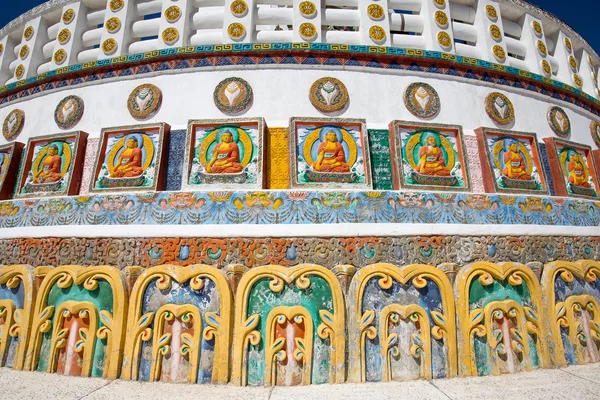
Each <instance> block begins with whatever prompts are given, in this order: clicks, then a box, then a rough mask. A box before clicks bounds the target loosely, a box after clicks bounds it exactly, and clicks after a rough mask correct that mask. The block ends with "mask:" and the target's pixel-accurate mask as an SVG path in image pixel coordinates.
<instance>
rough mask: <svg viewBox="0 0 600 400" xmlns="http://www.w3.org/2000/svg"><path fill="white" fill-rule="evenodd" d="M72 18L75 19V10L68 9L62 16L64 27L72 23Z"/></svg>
mask: <svg viewBox="0 0 600 400" xmlns="http://www.w3.org/2000/svg"><path fill="white" fill-rule="evenodd" d="M73 18H75V10H73V9H72V8H69V9H68V10H67V11H65V12H64V13H63V15H62V21H63V22H64V24H65V25H69V24H70V23H71V22H73Z"/></svg>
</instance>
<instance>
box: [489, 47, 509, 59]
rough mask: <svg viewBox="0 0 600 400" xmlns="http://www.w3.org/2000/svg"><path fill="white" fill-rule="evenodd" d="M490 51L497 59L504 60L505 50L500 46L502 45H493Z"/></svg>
mask: <svg viewBox="0 0 600 400" xmlns="http://www.w3.org/2000/svg"><path fill="white" fill-rule="evenodd" d="M492 52H493V53H494V57H496V59H497V60H498V61H500V62H503V61H504V60H506V51H504V48H502V46H498V45H496V46H494V47H493V48H492Z"/></svg>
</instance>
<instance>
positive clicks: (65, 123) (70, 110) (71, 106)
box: [54, 96, 84, 129]
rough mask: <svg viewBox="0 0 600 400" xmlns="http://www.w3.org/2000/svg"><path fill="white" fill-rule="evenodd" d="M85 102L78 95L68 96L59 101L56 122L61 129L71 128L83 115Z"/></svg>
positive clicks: (55, 112)
mask: <svg viewBox="0 0 600 400" xmlns="http://www.w3.org/2000/svg"><path fill="white" fill-rule="evenodd" d="M83 111H84V103H83V99H82V98H81V97H78V96H67V97H65V98H64V99H62V100H61V101H60V103H58V105H57V106H56V110H55V111H54V122H56V125H58V127H59V128H60V129H71V128H72V127H74V126H75V125H77V123H79V121H81V117H83Z"/></svg>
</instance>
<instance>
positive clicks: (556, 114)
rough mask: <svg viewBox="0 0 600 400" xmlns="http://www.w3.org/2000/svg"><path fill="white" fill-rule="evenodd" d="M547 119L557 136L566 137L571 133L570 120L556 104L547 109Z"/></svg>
mask: <svg viewBox="0 0 600 400" xmlns="http://www.w3.org/2000/svg"><path fill="white" fill-rule="evenodd" d="M547 119H548V124H549V125H550V128H552V130H553V131H554V133H556V135H557V136H559V137H561V138H566V137H567V136H569V135H570V134H571V121H570V120H569V116H568V115H567V113H566V112H565V110H563V109H562V108H560V107H556V106H554V107H550V108H549V109H548V115H547Z"/></svg>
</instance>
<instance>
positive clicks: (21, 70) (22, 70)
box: [15, 64, 25, 79]
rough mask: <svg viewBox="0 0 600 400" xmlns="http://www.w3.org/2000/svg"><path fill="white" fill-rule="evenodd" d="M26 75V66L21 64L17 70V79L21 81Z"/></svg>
mask: <svg viewBox="0 0 600 400" xmlns="http://www.w3.org/2000/svg"><path fill="white" fill-rule="evenodd" d="M24 73H25V66H24V65H23V64H19V66H18V67H17V69H15V77H16V78H17V79H21V78H22V77H23V74H24Z"/></svg>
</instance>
